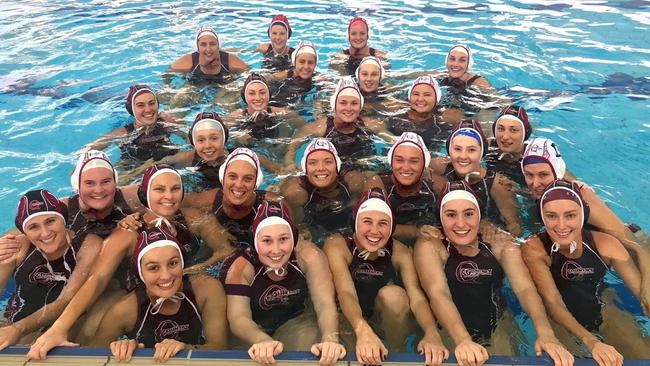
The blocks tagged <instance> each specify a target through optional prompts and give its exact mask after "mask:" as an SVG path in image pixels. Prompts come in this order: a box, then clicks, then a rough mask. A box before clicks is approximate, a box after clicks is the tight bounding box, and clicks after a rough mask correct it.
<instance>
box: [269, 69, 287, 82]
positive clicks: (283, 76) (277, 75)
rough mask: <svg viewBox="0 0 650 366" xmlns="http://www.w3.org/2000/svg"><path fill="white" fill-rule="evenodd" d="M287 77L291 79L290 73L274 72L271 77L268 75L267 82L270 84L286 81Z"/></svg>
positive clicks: (285, 71)
mask: <svg viewBox="0 0 650 366" xmlns="http://www.w3.org/2000/svg"><path fill="white" fill-rule="evenodd" d="M287 77H289V71H287V70H284V71H278V72H274V73H273V74H271V75H267V76H266V80H267V81H268V82H269V83H270V82H273V81H282V80H285V79H286V78H287Z"/></svg>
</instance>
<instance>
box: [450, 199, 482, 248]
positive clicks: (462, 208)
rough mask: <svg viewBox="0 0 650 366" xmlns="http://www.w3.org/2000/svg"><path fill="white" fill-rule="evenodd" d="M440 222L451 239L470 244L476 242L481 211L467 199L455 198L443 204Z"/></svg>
mask: <svg viewBox="0 0 650 366" xmlns="http://www.w3.org/2000/svg"><path fill="white" fill-rule="evenodd" d="M440 222H441V223H442V228H443V230H444V232H445V236H446V237H447V239H449V241H451V242H452V243H454V244H456V245H470V244H473V243H474V242H476V238H477V236H478V229H479V224H480V213H479V210H478V208H476V206H474V204H473V203H471V202H469V201H467V200H453V201H449V202H447V203H445V204H444V205H443V206H442V212H441V214H440Z"/></svg>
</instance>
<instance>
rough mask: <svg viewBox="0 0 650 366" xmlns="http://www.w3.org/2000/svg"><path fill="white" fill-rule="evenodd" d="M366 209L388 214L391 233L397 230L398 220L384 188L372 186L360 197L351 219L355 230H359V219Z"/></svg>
mask: <svg viewBox="0 0 650 366" xmlns="http://www.w3.org/2000/svg"><path fill="white" fill-rule="evenodd" d="M366 211H379V212H383V213H385V214H386V215H388V216H389V217H390V221H391V230H390V235H391V236H392V235H393V233H394V232H395V227H396V226H397V222H396V220H395V215H394V214H393V209H392V207H391V205H390V199H389V198H388V195H386V192H385V191H384V190H383V189H381V188H371V189H369V190H367V191H365V192H364V193H363V194H362V195H361V197H359V200H358V201H357V203H356V205H355V206H354V209H353V210H352V218H351V219H352V230H353V231H354V232H356V231H357V221H358V219H359V215H360V214H361V213H363V212H366Z"/></svg>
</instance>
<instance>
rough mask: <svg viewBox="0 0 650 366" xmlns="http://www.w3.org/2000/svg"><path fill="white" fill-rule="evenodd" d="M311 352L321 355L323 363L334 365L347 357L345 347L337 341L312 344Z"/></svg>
mask: <svg viewBox="0 0 650 366" xmlns="http://www.w3.org/2000/svg"><path fill="white" fill-rule="evenodd" d="M311 353H312V354H313V355H314V356H317V357H318V356H320V361H319V363H320V364H321V365H334V364H336V361H338V360H340V359H342V358H343V357H345V355H346V352H345V347H343V345H342V344H340V343H337V342H322V343H316V344H314V345H313V346H311Z"/></svg>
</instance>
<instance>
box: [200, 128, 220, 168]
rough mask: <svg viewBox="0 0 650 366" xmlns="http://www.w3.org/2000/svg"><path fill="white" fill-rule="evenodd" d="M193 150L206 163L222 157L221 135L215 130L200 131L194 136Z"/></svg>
mask: <svg viewBox="0 0 650 366" xmlns="http://www.w3.org/2000/svg"><path fill="white" fill-rule="evenodd" d="M194 149H195V150H196V153H197V154H198V155H199V157H200V158H201V159H203V160H204V161H206V162H210V161H215V160H216V159H217V158H218V157H219V156H221V155H223V152H224V151H223V135H222V134H221V131H219V130H217V129H209V130H201V131H197V132H196V133H195V134H194Z"/></svg>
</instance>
